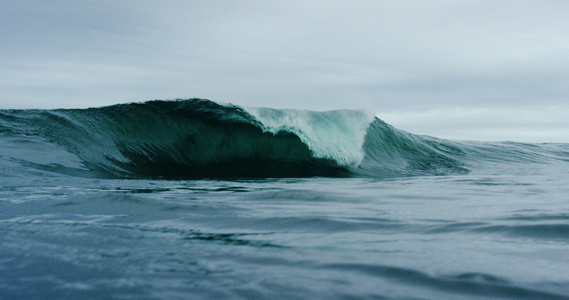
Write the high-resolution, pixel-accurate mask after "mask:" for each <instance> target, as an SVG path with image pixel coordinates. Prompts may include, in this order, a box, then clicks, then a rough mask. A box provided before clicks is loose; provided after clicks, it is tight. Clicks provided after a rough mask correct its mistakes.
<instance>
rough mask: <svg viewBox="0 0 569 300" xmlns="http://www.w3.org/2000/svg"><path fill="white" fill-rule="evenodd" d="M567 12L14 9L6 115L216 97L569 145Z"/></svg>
mask: <svg viewBox="0 0 569 300" xmlns="http://www.w3.org/2000/svg"><path fill="white" fill-rule="evenodd" d="M568 16H569V1H564V0H560V1H547V0H535V1H523V0H512V1H506V0H500V1H485V0H478V1H467V0H464V1H457V0H441V1H423V0H416V1H405V0H397V1H395V0H394V1H379V0H370V1H363V0H345V1H334V0H322V1H311V0H302V1H300V0H298V1H294V0H293V1H269V0H260V1H237V0H235V1H234V0H231V1H226V0H216V1H167V0H161V1H146V0H132V1H127V0H122V1H116V0H112V1H106V0H97V1H90V0H89V1H87V0H85V1H81V0H68V1H44V0H36V1H26V0H20V1H11V0H10V1H9V0H0V41H1V46H0V108H59V107H64V108H82V107H92V106H103V105H110V104H116V103H124V102H141V101H146V100H152V99H175V98H194V97H199V98H207V99H211V100H213V101H217V102H221V103H234V104H238V105H242V106H246V107H273V108H296V109H310V110H331V109H366V110H371V111H373V112H374V113H375V114H376V115H377V116H379V117H380V118H382V119H383V120H385V121H386V122H388V123H389V124H391V125H393V126H395V127H397V128H400V129H403V130H406V131H409V132H412V133H417V134H427V135H432V136H436V137H440V138H449V139H466V140H471V139H475V140H489V141H494V140H513V141H521V142H569V34H568V32H569V17H568Z"/></svg>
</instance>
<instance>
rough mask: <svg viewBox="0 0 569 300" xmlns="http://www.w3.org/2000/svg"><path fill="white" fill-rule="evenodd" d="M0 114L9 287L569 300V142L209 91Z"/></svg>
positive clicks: (242, 295) (48, 293)
mask: <svg viewBox="0 0 569 300" xmlns="http://www.w3.org/2000/svg"><path fill="white" fill-rule="evenodd" d="M285 117H286V118H285ZM0 121H1V123H0V151H1V152H0V299H569V168H568V167H569V145H568V144H521V143H511V142H504V143H483V142H464V141H461V142H458V141H446V140H440V139H436V138H432V137H424V136H416V135H413V134H410V133H406V132H403V131H400V130H397V129H395V128H393V127H391V126H389V125H387V124H385V123H384V122H382V121H381V120H379V119H377V118H375V119H374V118H371V119H370V118H369V114H367V113H364V112H356V111H337V112H325V113H317V112H305V111H291V110H288V111H279V110H268V109H262V110H259V109H249V110H246V109H242V108H239V107H235V106H229V105H218V104H216V103H213V102H209V101H205V100H198V99H195V100H184V101H155V102H148V103H142V104H141V103H137V104H128V105H119V106H111V107H105V108H96V109H88V110H4V111H0ZM362 124H364V125H365V126H363V125H362ZM326 128H328V129H329V130H330V131H326ZM351 130H352V131H351ZM362 130H364V132H363V133H362ZM330 139H333V140H334V141H333V142H331V141H330ZM353 143H356V144H357V143H360V144H359V145H353ZM358 151H359V152H358ZM342 153H344V155H342Z"/></svg>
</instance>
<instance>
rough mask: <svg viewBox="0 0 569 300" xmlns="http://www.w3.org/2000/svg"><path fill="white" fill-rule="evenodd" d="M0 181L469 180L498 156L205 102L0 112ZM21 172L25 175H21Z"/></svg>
mask: <svg viewBox="0 0 569 300" xmlns="http://www.w3.org/2000/svg"><path fill="white" fill-rule="evenodd" d="M0 135H1V138H0V148H2V149H3V153H2V154H1V156H0V160H1V163H2V166H3V171H0V175H3V176H15V175H18V174H21V173H26V172H28V173H29V172H32V173H33V172H45V171H48V172H57V173H62V174H67V175H73V176H87V177H102V178H224V177H248V178H265V177H309V176H329V177H349V176H371V177H385V176H405V175H424V174H432V175H441V174H453V173H466V172H469V167H468V166H467V165H468V159H467V156H468V154H469V153H474V154H476V155H478V157H486V158H487V157H489V156H492V157H499V156H500V155H501V154H500V151H496V149H495V148H492V147H486V148H485V147H482V146H480V145H478V146H476V145H472V144H465V143H458V142H450V141H443V140H439V139H435V138H430V137H423V136H417V135H413V134H410V133H406V132H404V131H400V130H397V129H396V128H394V127H392V126H390V125H388V124H386V123H385V122H383V121H382V120H380V119H378V118H376V117H374V116H373V115H372V114H370V113H367V112H364V111H351V110H339V111H329V112H312V111H299V110H276V109H268V108H250V109H244V108H241V107H238V106H233V105H221V104H217V103H215V102H212V101H209V100H204V99H189V100H176V101H159V100H156V101H149V102H145V103H131V104H120V105H114V106H107V107H100V108H89V109H58V110H2V111H0ZM22 168H26V170H27V171H26V172H22Z"/></svg>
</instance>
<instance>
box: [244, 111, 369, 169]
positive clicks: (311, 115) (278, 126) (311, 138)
mask: <svg viewBox="0 0 569 300" xmlns="http://www.w3.org/2000/svg"><path fill="white" fill-rule="evenodd" d="M247 112H249V113H250V114H251V115H253V116H254V117H255V118H257V120H259V121H260V122H261V123H263V125H264V127H265V128H264V129H265V131H268V132H272V133H274V134H276V133H277V132H279V131H283V130H284V131H289V132H293V133H295V134H296V135H298V136H299V137H300V139H301V140H302V142H304V143H305V144H306V145H307V146H308V147H309V148H310V150H312V152H313V155H314V157H316V158H326V159H332V160H335V161H336V162H337V163H338V164H340V165H343V166H357V165H359V164H360V163H361V162H362V160H363V159H364V151H363V149H362V146H363V144H364V140H365V136H366V133H367V129H368V127H369V125H370V124H371V122H373V120H374V118H375V116H374V114H373V113H371V112H367V111H360V110H335V111H326V112H315V111H306V110H292V109H282V110H280V109H271V108H247Z"/></svg>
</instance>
